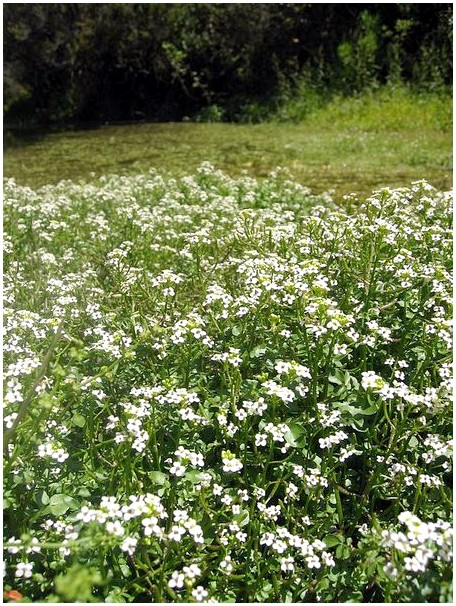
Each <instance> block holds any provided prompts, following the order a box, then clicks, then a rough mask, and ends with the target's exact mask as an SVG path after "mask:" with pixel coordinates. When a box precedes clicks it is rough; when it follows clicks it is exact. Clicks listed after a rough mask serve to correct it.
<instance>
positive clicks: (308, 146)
mask: <svg viewBox="0 0 456 606" xmlns="http://www.w3.org/2000/svg"><path fill="white" fill-rule="evenodd" d="M293 103H294V104H295V105H294V109H293V108H292V107H291V106H290V107H289V114H288V116H287V114H286V112H285V113H284V114H283V115H282V116H281V118H282V119H287V117H288V118H290V119H293V118H296V117H297V115H298V114H297V113H296V112H297V105H296V104H297V102H296V101H294V102H293ZM279 117H280V116H279ZM205 160H207V161H210V162H211V163H212V164H214V165H215V166H217V167H218V168H221V169H223V170H225V171H226V172H228V173H229V174H232V175H233V176H237V175H240V174H241V173H242V172H243V171H246V172H247V174H249V175H251V176H254V177H264V176H266V175H267V174H268V173H269V172H270V170H271V169H273V168H275V167H276V166H282V167H286V168H288V169H289V170H290V172H291V174H292V175H293V177H294V178H295V179H296V180H297V181H299V182H301V183H303V184H305V185H306V186H308V187H310V188H311V189H312V190H314V191H315V192H322V191H325V190H328V189H334V190H335V196H336V198H340V196H341V195H343V194H347V193H350V192H353V191H356V192H358V193H361V194H367V193H369V192H370V191H372V189H373V188H375V187H379V186H393V187H398V186H404V185H408V184H410V182H411V181H413V180H416V179H420V178H423V177H424V178H426V179H427V180H428V181H429V182H430V183H432V184H433V185H434V186H436V187H440V188H444V189H445V188H448V187H450V186H451V183H452V128H451V99H450V98H449V97H441V96H437V95H435V96H431V95H428V96H416V95H412V94H410V93H407V92H404V91H401V90H400V91H396V92H394V93H393V92H391V91H389V90H385V91H380V92H378V93H376V94H371V95H364V96H362V97H359V98H356V99H336V100H334V101H332V102H331V103H330V104H329V105H327V106H326V107H325V108H323V109H319V110H316V111H315V112H314V113H312V114H310V115H308V116H306V118H305V120H304V121H303V122H300V123H298V124H296V123H292V122H273V123H262V124H258V125H240V124H224V123H212V124H195V123H167V124H135V125H122V126H103V127H100V128H97V129H94V130H85V131H75V132H66V133H59V134H52V135H49V136H47V137H45V138H43V139H41V140H38V141H35V142H33V143H29V144H27V145H24V146H18V147H11V148H8V149H6V151H5V154H4V175H5V176H7V177H15V178H16V180H17V182H18V183H21V184H26V185H31V186H39V185H43V184H45V183H54V182H58V181H60V180H62V179H80V178H82V179H85V180H90V179H91V178H93V176H99V175H102V174H107V173H118V174H119V173H120V174H132V173H139V172H142V171H144V170H148V169H149V168H151V167H154V168H157V169H159V170H160V171H162V172H170V173H173V174H175V175H177V174H182V173H185V172H187V171H189V170H194V169H196V167H197V166H198V165H199V164H200V163H201V162H202V161H205Z"/></svg>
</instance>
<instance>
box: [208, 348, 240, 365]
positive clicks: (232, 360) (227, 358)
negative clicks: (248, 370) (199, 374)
mask: <svg viewBox="0 0 456 606" xmlns="http://www.w3.org/2000/svg"><path fill="white" fill-rule="evenodd" d="M239 354H240V350H239V349H236V348H235V347H230V349H229V351H226V352H224V353H221V354H214V355H213V356H212V358H211V360H213V361H214V362H226V363H227V364H230V365H231V366H234V367H235V368H236V367H237V366H239V365H240V364H242V358H241V357H240V355H239Z"/></svg>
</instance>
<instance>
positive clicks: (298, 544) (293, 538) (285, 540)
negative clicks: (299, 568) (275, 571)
mask: <svg viewBox="0 0 456 606" xmlns="http://www.w3.org/2000/svg"><path fill="white" fill-rule="evenodd" d="M260 545H266V546H267V547H270V548H271V550H272V551H273V552H275V553H277V554H279V555H281V554H283V553H286V552H287V551H291V552H292V553H293V556H285V557H292V558H293V561H291V560H284V558H281V559H280V562H281V568H282V570H284V568H283V567H282V566H285V567H286V570H285V572H286V571H288V570H290V566H291V565H292V564H294V563H295V562H296V561H297V560H299V561H302V562H303V563H305V565H306V566H307V568H309V569H312V568H316V569H318V568H321V567H322V566H330V567H331V566H334V565H335V562H334V558H333V556H332V554H331V553H330V552H328V551H326V544H325V543H324V542H323V541H320V540H319V539H316V540H314V541H312V542H310V541H308V540H307V539H304V538H303V537H300V536H299V535H295V534H292V533H291V532H289V531H288V530H287V529H286V528H283V527H278V528H277V529H276V531H275V532H265V533H263V534H262V535H261V537H260Z"/></svg>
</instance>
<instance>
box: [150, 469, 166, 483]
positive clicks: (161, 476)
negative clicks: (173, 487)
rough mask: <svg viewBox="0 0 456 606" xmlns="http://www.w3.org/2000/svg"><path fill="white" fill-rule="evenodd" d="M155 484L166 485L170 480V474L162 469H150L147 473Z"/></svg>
mask: <svg viewBox="0 0 456 606" xmlns="http://www.w3.org/2000/svg"><path fill="white" fill-rule="evenodd" d="M147 475H148V476H149V478H150V480H151V482H152V483H153V484H157V486H164V485H165V484H166V483H167V481H168V476H167V475H166V473H163V472H162V471H149V473H148V474H147Z"/></svg>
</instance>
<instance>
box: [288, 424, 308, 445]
mask: <svg viewBox="0 0 456 606" xmlns="http://www.w3.org/2000/svg"><path fill="white" fill-rule="evenodd" d="M289 427H290V431H287V432H286V434H285V435H284V438H285V441H286V442H287V444H289V445H290V446H292V447H293V448H296V446H299V445H300V444H299V438H300V437H301V436H302V434H303V433H304V428H303V427H302V425H299V423H293V424H292V425H290V426H289Z"/></svg>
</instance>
